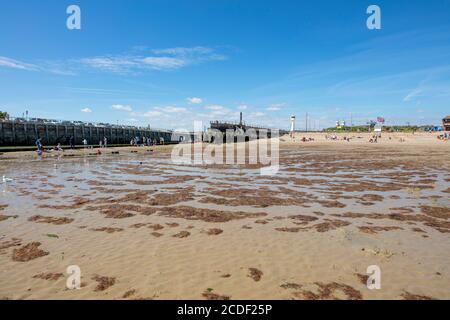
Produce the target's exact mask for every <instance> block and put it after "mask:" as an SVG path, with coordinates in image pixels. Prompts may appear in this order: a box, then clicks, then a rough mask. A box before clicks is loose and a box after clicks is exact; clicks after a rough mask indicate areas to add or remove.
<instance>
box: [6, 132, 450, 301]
mask: <svg viewBox="0 0 450 320" xmlns="http://www.w3.org/2000/svg"><path fill="white" fill-rule="evenodd" d="M303 136H305V137H313V138H314V139H315V141H313V142H307V143H303V142H300V139H301V137H303ZM342 136H343V135H340V137H342ZM348 136H349V137H352V139H351V141H350V142H346V141H329V140H325V138H324V134H318V133H311V134H297V136H296V138H295V139H292V138H290V137H282V138H281V144H280V171H279V173H278V174H277V175H275V176H272V177H266V176H261V175H259V170H258V168H257V167H255V166H251V165H250V166H204V167H197V166H191V165H175V164H173V163H172V162H171V160H170V149H171V147H167V146H166V147H155V148H150V147H148V148H120V149H117V150H119V152H120V153H119V154H110V152H112V151H117V150H112V149H107V150H103V151H104V152H103V154H102V155H101V156H94V155H89V154H86V153H85V151H84V150H77V151H65V152H64V156H61V155H60V156H57V155H56V154H55V153H51V154H46V155H45V156H44V158H43V159H38V158H37V156H36V154H35V153H33V152H24V153H11V154H3V155H0V159H1V160H0V175H5V176H7V177H8V178H12V179H13V181H11V182H7V183H6V184H1V185H0V186H1V191H2V192H1V193H0V284H1V285H0V298H3V299H226V298H230V299H426V298H435V299H449V298H450V255H449V252H450V201H449V192H450V183H449V182H450V157H449V151H450V145H449V142H443V141H439V140H437V138H436V135H434V134H415V135H412V134H405V135H399V134H390V135H388V134H383V138H382V139H381V140H379V143H377V144H369V143H368V142H367V141H368V135H367V134H350V135H348ZM389 136H390V137H391V139H389ZM358 137H360V138H358ZM400 138H403V139H404V142H400ZM150 149H153V151H150ZM132 151H138V152H137V153H135V152H133V153H132ZM88 153H89V152H88ZM68 154H73V156H67V155H68ZM69 265H78V266H79V267H80V268H81V272H82V288H81V289H80V290H68V289H66V279H67V276H68V275H67V274H66V273H65V272H66V268H67V267H68V266H69ZM370 265H378V266H380V268H381V272H382V287H381V289H380V290H369V289H367V287H366V286H365V284H364V283H365V280H366V276H367V275H366V268H367V267H368V266H370Z"/></svg>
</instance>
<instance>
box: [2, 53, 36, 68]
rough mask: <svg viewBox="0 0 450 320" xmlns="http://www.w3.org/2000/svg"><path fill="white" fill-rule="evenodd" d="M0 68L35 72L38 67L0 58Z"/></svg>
mask: <svg viewBox="0 0 450 320" xmlns="http://www.w3.org/2000/svg"><path fill="white" fill-rule="evenodd" d="M0 67H6V68H12V69H20V70H29V71H33V70H37V69H38V67H37V66H35V65H32V64H29V63H25V62H21V61H18V60H14V59H10V58H7V57H1V56H0Z"/></svg>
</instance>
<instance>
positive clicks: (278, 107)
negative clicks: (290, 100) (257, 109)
mask: <svg viewBox="0 0 450 320" xmlns="http://www.w3.org/2000/svg"><path fill="white" fill-rule="evenodd" d="M285 106H286V103H275V104H271V105H270V106H268V107H267V109H266V110H267V111H279V110H281V109H282V108H283V107H285Z"/></svg>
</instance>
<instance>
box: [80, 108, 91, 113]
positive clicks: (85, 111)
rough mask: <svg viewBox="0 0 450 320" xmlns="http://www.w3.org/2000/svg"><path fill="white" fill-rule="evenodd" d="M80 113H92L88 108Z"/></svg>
mask: <svg viewBox="0 0 450 320" xmlns="http://www.w3.org/2000/svg"><path fill="white" fill-rule="evenodd" d="M80 111H81V112H84V113H91V112H92V110H91V109H90V108H83V109H81V110H80Z"/></svg>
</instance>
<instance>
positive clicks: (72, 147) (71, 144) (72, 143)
mask: <svg viewBox="0 0 450 320" xmlns="http://www.w3.org/2000/svg"><path fill="white" fill-rule="evenodd" d="M69 144H70V148H71V149H74V148H75V144H74V139H73V136H70V138H69Z"/></svg>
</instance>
